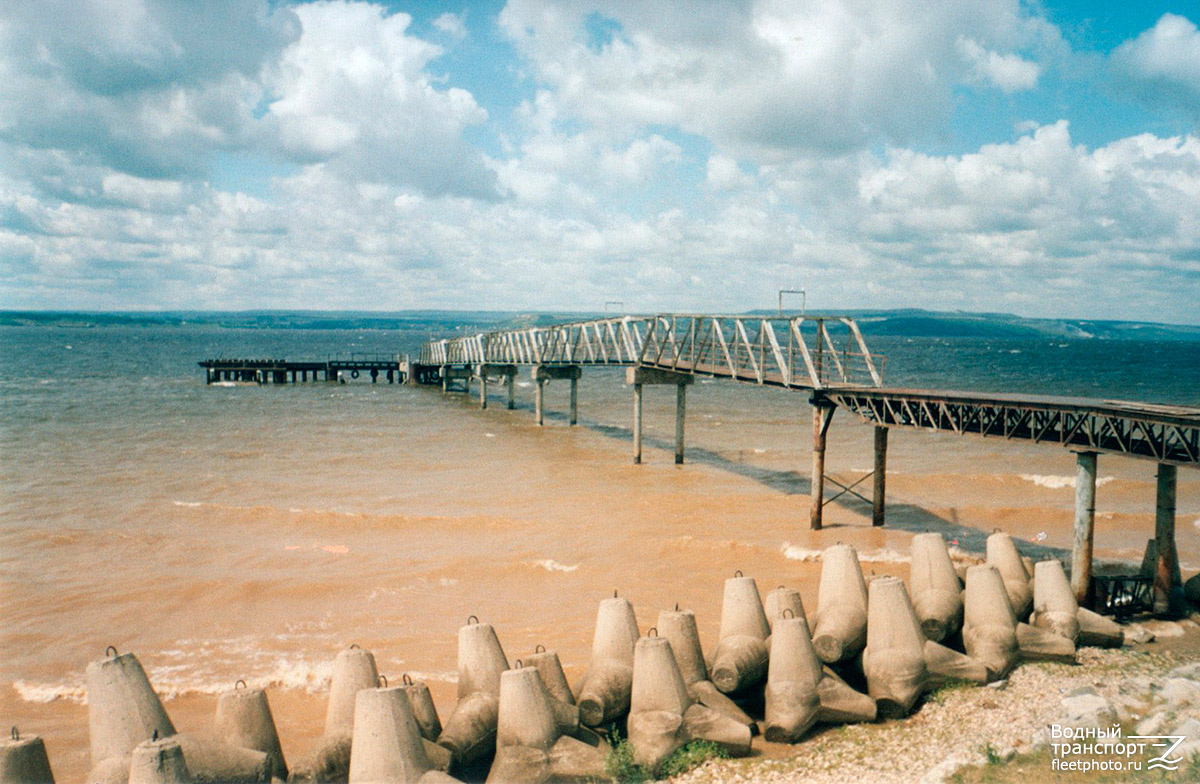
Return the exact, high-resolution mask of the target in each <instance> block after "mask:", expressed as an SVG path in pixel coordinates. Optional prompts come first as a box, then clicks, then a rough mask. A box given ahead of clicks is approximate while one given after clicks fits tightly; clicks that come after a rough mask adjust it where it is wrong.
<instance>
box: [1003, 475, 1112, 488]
mask: <svg viewBox="0 0 1200 784" xmlns="http://www.w3.org/2000/svg"><path fill="white" fill-rule="evenodd" d="M1018 476H1020V477H1021V478H1022V479H1024V480H1025V481H1026V482H1033V483H1034V484H1035V485H1037V486H1038V487H1045V488H1047V489H1048V490H1061V489H1063V488H1064V487H1074V486H1075V477H1073V476H1054V475H1046V474H1018ZM1114 478H1115V477H1111V476H1102V477H1099V478H1098V479H1096V485H1097V486H1100V485H1106V484H1108V483H1109V482H1111V481H1113V479H1114Z"/></svg>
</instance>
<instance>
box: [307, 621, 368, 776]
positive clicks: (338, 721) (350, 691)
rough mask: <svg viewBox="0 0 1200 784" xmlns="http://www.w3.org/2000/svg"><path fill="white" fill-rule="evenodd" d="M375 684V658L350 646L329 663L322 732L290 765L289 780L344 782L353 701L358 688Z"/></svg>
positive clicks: (351, 725) (348, 752)
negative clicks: (329, 680)
mask: <svg viewBox="0 0 1200 784" xmlns="http://www.w3.org/2000/svg"><path fill="white" fill-rule="evenodd" d="M378 685H379V670H378V669H377V668H376V666H375V656H374V655H373V654H372V653H371V652H370V651H367V650H364V649H363V648H360V647H358V646H357V645H351V646H350V647H349V648H346V649H345V650H342V651H339V652H338V655H337V658H335V659H334V661H333V677H332V680H331V682H330V685H329V703H328V705H327V706H326V709H325V733H324V734H323V735H322V736H321V737H320V739H319V740H318V741H317V745H316V748H314V749H313V750H312V751H311V752H309V754H308V755H306V756H305V757H304V758H302V759H301V760H300V761H299V762H297V763H295V764H294V765H292V771H291V774H292V778H293V779H294V780H296V781H299V782H337V781H345V779H346V776H347V775H348V773H349V770H350V741H351V736H352V734H353V732H354V702H355V697H356V695H357V694H358V692H359V691H360V690H362V689H373V688H375V687H376V686H378Z"/></svg>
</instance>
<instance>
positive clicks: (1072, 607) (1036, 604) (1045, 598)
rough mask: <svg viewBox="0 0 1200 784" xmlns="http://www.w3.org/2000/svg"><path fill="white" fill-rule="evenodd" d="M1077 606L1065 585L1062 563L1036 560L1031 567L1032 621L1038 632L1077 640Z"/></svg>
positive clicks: (1067, 585)
mask: <svg viewBox="0 0 1200 784" xmlns="http://www.w3.org/2000/svg"><path fill="white" fill-rule="evenodd" d="M1078 615H1079V603H1078V602H1077V601H1076V600H1075V593H1074V592H1073V591H1072V590H1071V585H1070V583H1068V582H1067V575H1066V572H1064V571H1063V565H1062V561H1058V560H1053V559H1052V560H1048V561H1039V562H1038V563H1037V564H1035V565H1034V567H1033V619H1032V620H1031V623H1032V624H1033V625H1034V626H1036V627H1038V628H1039V629H1045V630H1046V631H1049V632H1053V633H1055V634H1057V635H1059V636H1060V637H1064V638H1066V639H1068V640H1070V641H1071V643H1072V644H1074V643H1075V641H1076V640H1077V639H1079V619H1078V617H1077V616H1078Z"/></svg>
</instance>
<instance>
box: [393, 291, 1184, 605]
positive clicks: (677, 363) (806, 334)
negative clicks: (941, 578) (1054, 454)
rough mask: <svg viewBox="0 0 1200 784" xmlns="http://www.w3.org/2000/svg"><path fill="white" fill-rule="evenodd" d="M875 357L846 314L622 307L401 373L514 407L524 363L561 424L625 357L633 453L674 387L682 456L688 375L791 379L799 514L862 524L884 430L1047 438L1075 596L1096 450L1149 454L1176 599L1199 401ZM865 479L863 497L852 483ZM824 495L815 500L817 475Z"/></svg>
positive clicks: (499, 337)
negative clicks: (860, 427) (853, 473)
mask: <svg viewBox="0 0 1200 784" xmlns="http://www.w3.org/2000/svg"><path fill="white" fill-rule="evenodd" d="M882 359H883V358H882V357H876V356H873V355H872V353H871V351H870V350H869V348H868V347H867V344H866V341H865V340H864V339H863V336H862V333H861V331H860V330H859V328H858V326H857V324H856V323H855V322H854V320H853V319H850V318H845V317H825V316H809V315H805V316H792V317H784V316H778V317H751V316H720V315H700V314H665V315H654V316H621V317H612V318H604V319H593V320H587V321H579V322H572V323H567V324H559V325H553V326H547V327H534V328H526V329H513V330H502V331H497V332H490V333H481V334H477V335H471V336H467V337H461V338H455V339H449V340H436V341H430V342H428V343H427V344H426V345H425V346H423V347H422V349H421V353H420V358H419V359H418V361H417V362H416V363H415V364H414V366H413V373H412V374H411V375H410V378H413V379H415V380H416V381H418V382H420V383H438V382H440V383H441V384H442V389H443V391H449V390H450V389H451V383H452V382H453V381H457V382H459V384H460V385H461V388H462V389H463V391H466V392H469V391H470V387H471V382H472V380H473V379H474V380H478V381H479V384H480V405H481V407H483V408H486V407H487V383H488V379H489V378H491V377H499V378H502V379H503V381H504V383H505V384H506V386H507V390H508V406H509V408H512V407H513V379H514V377H515V375H516V374H517V372H518V368H520V367H528V368H529V369H530V374H531V377H532V379H533V380H534V381H535V382H536V384H537V386H536V391H535V395H536V397H535V406H534V412H535V413H534V415H535V418H536V421H537V423H538V424H539V425H541V424H543V416H544V412H543V403H542V401H543V388H544V385H545V384H546V383H548V382H549V381H551V380H556V379H569V380H570V383H571V404H570V405H571V411H570V416H569V421H570V423H571V424H572V425H574V424H575V423H576V422H577V421H578V417H577V400H578V397H577V396H578V383H579V380H580V378H581V377H582V372H583V369H584V368H585V367H588V366H613V365H615V366H624V367H626V368H628V370H627V371H626V373H627V376H626V382H627V383H628V384H629V386H631V387H632V389H633V461H634V462H635V463H641V462H642V426H643V425H642V399H643V394H644V387H645V386H647V385H649V386H667V387H670V386H674V387H675V393H676V396H675V397H676V411H675V462H676V463H679V464H682V463H683V462H684V445H685V436H684V432H685V419H686V389H687V386H688V385H690V384H692V383H693V382H694V380H695V378H696V377H697V376H701V377H709V378H725V379H730V380H733V381H736V382H740V383H748V384H757V385H759V386H774V387H782V388H786V389H792V390H795V391H797V392H801V393H804V394H805V396H806V399H807V402H808V404H809V405H810V406H811V409H812V426H813V431H812V483H811V487H812V491H811V493H812V503H811V506H810V509H809V524H810V526H811V527H812V528H813V529H814V530H817V529H820V528H821V527H822V524H823V509H824V507H825V506H826V504H828V503H830V502H831V501H833V500H834V499H836V498H837V497H839V496H841V495H843V494H847V493H849V494H851V495H853V496H855V497H857V498H859V499H861V500H863V501H864V502H866V503H869V504H871V508H872V524H873V525H876V526H882V525H884V523H885V520H886V500H885V499H886V486H887V482H886V477H887V446H888V432H889V430H890V429H891V428H897V427H901V428H910V429H917V430H926V431H941V432H949V433H956V434H960V435H961V434H974V435H978V436H982V437H998V438H1005V439H1009V440H1021V441H1028V442H1031V443H1037V444H1053V445H1057V446H1058V447H1060V448H1064V449H1067V450H1070V451H1071V452H1073V453H1074V454H1075V460H1076V476H1077V481H1076V509H1075V545H1074V551H1073V558H1072V564H1073V568H1072V569H1071V585H1072V588H1073V590H1074V592H1075V594H1076V596H1077V598H1078V600H1079V601H1081V602H1084V603H1086V602H1088V601H1089V600H1090V598H1091V596H1090V594H1091V590H1092V543H1093V537H1094V529H1095V493H1096V464H1097V458H1098V455H1100V454H1105V455H1117V456H1123V457H1129V458H1134V459H1138V460H1152V461H1154V462H1155V463H1157V464H1158V479H1157V498H1156V513H1155V520H1156V524H1155V532H1154V540H1155V544H1156V550H1157V556H1156V559H1157V564H1156V570H1155V575H1154V578H1153V592H1154V608H1155V610H1156V612H1159V613H1161V614H1175V613H1177V612H1179V611H1180V609H1181V607H1182V603H1183V592H1182V584H1181V578H1180V572H1179V562H1178V557H1177V555H1176V549H1175V486H1176V471H1177V469H1178V468H1179V467H1183V468H1197V467H1200V408H1193V407H1186V406H1165V405H1155V404H1149V403H1137V402H1125V401H1107V400H1093V399H1088V398H1073V397H1059V396H1052V395H1021V394H999V393H979V392H954V391H945V390H933V389H900V388H890V387H887V386H885V385H884V383H883V366H884V363H883V361H882ZM838 408H844V409H846V410H847V411H849V412H851V413H853V414H854V415H856V416H858V417H859V418H860V419H861V420H863V421H865V422H869V423H871V424H872V425H873V426H874V466H873V471H872V472H871V473H870V474H868V475H867V476H864V477H862V478H860V479H859V480H858V482H855V483H853V484H851V485H849V486H847V485H842V484H840V483H839V482H837V481H835V480H833V479H831V478H828V477H827V476H826V471H825V468H826V443H827V438H826V436H827V434H828V432H829V429H830V426H831V425H832V423H833V417H834V413H835V412H836V411H837V409H838ZM868 478H871V479H873V482H872V491H871V497H870V498H868V497H866V496H864V495H862V494H860V493H859V492H858V491H857V490H856V488H857V487H858V485H859V484H861V483H862V482H864V481H865V480H866V479H868ZM827 483H829V484H832V485H834V487H835V488H836V490H837V493H836V494H835V495H833V496H832V497H830V498H828V499H827V498H826V497H825V489H826V484H827Z"/></svg>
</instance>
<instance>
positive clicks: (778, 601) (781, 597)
mask: <svg viewBox="0 0 1200 784" xmlns="http://www.w3.org/2000/svg"><path fill="white" fill-rule="evenodd" d="M787 610H791V612H792V617H793V618H802V619H804V623H805V625H806V626H807V625H808V615H806V614H805V612H804V602H803V601H802V600H801V598H800V592H799V591H797V590H796V589H795V588H784V587H783V586H782V585H781V586H779V587H778V588H776V589H775V590H773V591H771V592H770V593H769V594H767V598H766V599H764V600H763V611H764V612H766V614H767V624H768V625H770V627H771V630H772V632H774V630H775V622H776V621H778V620H779V619H780V618H782V617H783V615H784V612H785V611H787Z"/></svg>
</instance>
